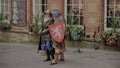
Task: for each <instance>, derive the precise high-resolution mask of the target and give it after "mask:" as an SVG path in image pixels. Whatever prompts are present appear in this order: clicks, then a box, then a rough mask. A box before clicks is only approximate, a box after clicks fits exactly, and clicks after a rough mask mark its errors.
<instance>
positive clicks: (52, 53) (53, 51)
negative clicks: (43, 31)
mask: <svg viewBox="0 0 120 68" xmlns="http://www.w3.org/2000/svg"><path fill="white" fill-rule="evenodd" d="M54 54H55V49H54V48H53V49H52V51H51V53H50V55H51V57H52V60H53V59H54Z"/></svg>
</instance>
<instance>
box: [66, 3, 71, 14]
mask: <svg viewBox="0 0 120 68" xmlns="http://www.w3.org/2000/svg"><path fill="white" fill-rule="evenodd" d="M67 14H68V15H72V6H71V5H70V6H67Z"/></svg>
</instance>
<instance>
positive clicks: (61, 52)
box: [59, 44, 64, 61]
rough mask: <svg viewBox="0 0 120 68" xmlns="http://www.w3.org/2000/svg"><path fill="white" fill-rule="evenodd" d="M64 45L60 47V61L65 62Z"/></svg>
mask: <svg viewBox="0 0 120 68" xmlns="http://www.w3.org/2000/svg"><path fill="white" fill-rule="evenodd" d="M63 46H64V45H63V44H61V46H60V48H59V49H60V61H64V48H63Z"/></svg>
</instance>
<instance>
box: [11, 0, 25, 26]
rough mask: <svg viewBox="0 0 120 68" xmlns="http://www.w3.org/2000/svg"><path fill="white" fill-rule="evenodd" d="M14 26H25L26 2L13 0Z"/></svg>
mask: <svg viewBox="0 0 120 68" xmlns="http://www.w3.org/2000/svg"><path fill="white" fill-rule="evenodd" d="M11 23H12V25H15V26H25V24H26V0H12V22H11Z"/></svg>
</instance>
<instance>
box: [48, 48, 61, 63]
mask: <svg viewBox="0 0 120 68" xmlns="http://www.w3.org/2000/svg"><path fill="white" fill-rule="evenodd" d="M59 53H60V50H59V46H56V48H55V54H54V59H53V60H52V61H51V63H50V64H51V65H53V64H56V63H57V61H58V57H59Z"/></svg>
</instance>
